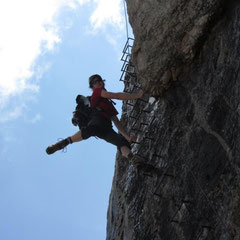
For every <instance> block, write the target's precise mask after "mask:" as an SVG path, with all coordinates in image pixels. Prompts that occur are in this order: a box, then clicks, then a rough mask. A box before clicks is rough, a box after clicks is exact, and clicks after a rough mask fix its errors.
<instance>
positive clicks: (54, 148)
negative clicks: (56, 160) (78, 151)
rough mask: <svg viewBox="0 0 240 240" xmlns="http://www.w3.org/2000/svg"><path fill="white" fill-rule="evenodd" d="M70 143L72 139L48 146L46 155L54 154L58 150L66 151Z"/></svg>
mask: <svg viewBox="0 0 240 240" xmlns="http://www.w3.org/2000/svg"><path fill="white" fill-rule="evenodd" d="M69 143H72V140H71V138H70V137H68V138H66V139H63V140H61V141H59V142H57V143H55V144H52V145H50V146H48V147H47V149H46V153H47V154H53V153H55V152H56V151H58V150H61V149H64V148H65V147H66V146H67V145H68V144H69Z"/></svg>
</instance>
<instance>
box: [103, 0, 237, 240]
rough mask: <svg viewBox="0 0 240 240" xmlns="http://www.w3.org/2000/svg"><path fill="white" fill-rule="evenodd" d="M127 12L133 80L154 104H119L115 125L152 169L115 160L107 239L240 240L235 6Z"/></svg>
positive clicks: (149, 4)
mask: <svg viewBox="0 0 240 240" xmlns="http://www.w3.org/2000/svg"><path fill="white" fill-rule="evenodd" d="M127 5H128V14H129V18H130V23H131V25H132V27H133V31H134V36H135V42H134V47H133V52H132V53H133V59H132V61H133V63H134V66H135V69H136V73H137V79H138V82H139V84H141V85H142V86H143V88H144V89H145V90H146V91H147V92H148V93H149V95H150V96H156V97H157V98H156V101H154V102H153V101H151V100H152V99H150V100H149V99H148V98H147V97H145V98H144V99H143V100H142V101H140V100H138V101H137V102H132V104H127V103H125V104H124V105H123V116H122V121H123V122H124V123H125V125H126V128H127V129H128V130H129V131H131V132H132V134H137V136H138V144H134V145H133V151H134V153H136V154H139V155H141V156H142V157H144V158H145V160H146V162H147V163H150V164H152V165H154V166H155V167H156V168H157V169H158V171H156V172H151V173H147V174H146V173H144V172H141V173H139V172H137V171H136V169H135V168H134V167H133V166H132V165H131V164H129V162H128V161H127V160H126V159H124V158H123V157H121V156H120V155H119V154H118V156H117V159H116V165H115V174H114V179H113V185H112V192H111V195H110V200H109V210H108V226H107V239H108V240H120V239H121V240H123V239H124V240H148V239H149V240H177V239H180V240H195V239H196V240H205V239H214V240H215V239H216V240H219V239H221V240H231V239H234V240H237V239H240V177H239V167H240V150H239V144H240V131H239V130H240V119H239V115H240V76H239V74H240V72H239V67H240V38H239V37H240V2H239V1H233V0H229V1H223V0H222V1H220V0H219V1H217V0H199V1H196V0H188V1H186V0H165V1H161V0H147V1H140V0H127ZM128 81H130V83H127V84H126V91H130V90H131V89H132V87H133V85H134V84H135V83H134V80H133V79H132V78H131V77H129V76H128ZM131 81H132V83H131ZM136 120H137V121H136Z"/></svg>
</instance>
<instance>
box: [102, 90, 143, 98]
mask: <svg viewBox="0 0 240 240" xmlns="http://www.w3.org/2000/svg"><path fill="white" fill-rule="evenodd" d="M143 94H144V92H143V91H142V90H141V91H139V92H138V93H124V92H118V93H113V92H107V91H105V90H102V92H101V97H103V98H111V99H119V100H132V99H138V98H141V97H142V96H143Z"/></svg>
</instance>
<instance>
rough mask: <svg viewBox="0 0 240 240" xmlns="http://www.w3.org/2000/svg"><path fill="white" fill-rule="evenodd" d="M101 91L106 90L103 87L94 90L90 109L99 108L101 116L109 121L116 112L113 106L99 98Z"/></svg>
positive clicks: (105, 99)
mask: <svg viewBox="0 0 240 240" xmlns="http://www.w3.org/2000/svg"><path fill="white" fill-rule="evenodd" d="M102 90H106V89H105V88H104V87H101V88H96V89H95V90H94V91H93V93H92V96H91V107H92V108H94V107H99V108H101V110H102V111H101V113H102V114H103V116H104V117H105V118H107V119H110V120H111V118H112V117H113V116H116V115H117V114H118V111H117V110H116V108H115V107H114V106H113V104H112V103H111V102H110V101H109V100H108V99H107V98H103V97H101V92H102Z"/></svg>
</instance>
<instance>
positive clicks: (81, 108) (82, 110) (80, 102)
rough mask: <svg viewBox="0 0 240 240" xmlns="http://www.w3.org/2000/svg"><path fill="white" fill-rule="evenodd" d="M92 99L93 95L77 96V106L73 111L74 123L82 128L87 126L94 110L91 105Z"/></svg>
mask: <svg viewBox="0 0 240 240" xmlns="http://www.w3.org/2000/svg"><path fill="white" fill-rule="evenodd" d="M90 99H91V97H84V96H82V95H77V97H76V103H77V106H76V109H75V111H74V112H73V117H72V124H73V125H74V126H78V127H79V128H80V129H81V128H82V127H86V126H87V124H88V122H89V121H90V120H91V116H92V114H93V112H94V109H93V108H91V107H90Z"/></svg>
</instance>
